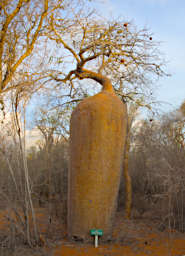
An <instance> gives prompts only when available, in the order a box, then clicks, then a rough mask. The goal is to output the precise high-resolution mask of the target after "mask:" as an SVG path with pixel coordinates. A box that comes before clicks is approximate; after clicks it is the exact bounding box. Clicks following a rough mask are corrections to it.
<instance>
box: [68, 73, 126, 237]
mask: <svg viewBox="0 0 185 256" xmlns="http://www.w3.org/2000/svg"><path fill="white" fill-rule="evenodd" d="M81 75H82V74H81ZM85 77H86V78H89V77H91V78H92V77H94V78H93V79H94V80H96V81H98V82H100V83H101V84H102V86H103V90H102V91H101V92H100V93H98V94H97V95H95V96H92V97H89V98H87V99H85V100H83V101H82V102H81V103H80V104H79V105H78V106H77V108H76V109H75V110H74V111H73V113H72V117H71V130H70V135H71V138H70V171H69V198H68V203H69V204H68V234H69V236H70V237H73V236H77V237H81V238H83V239H88V238H89V231H90V229H92V228H99V229H103V231H104V238H105V239H106V238H107V237H108V236H110V235H111V231H112V224H113V219H114V214H115V210H116V203H117V195H118V189H119V184H120V176H121V167H122V160H123V159H122V157H123V150H124V143H125V134H126V122H127V120H126V109H125V106H124V105H123V103H122V102H121V100H120V99H119V98H118V97H117V96H116V95H115V93H114V90H113V88H112V85H111V82H110V80H109V79H107V78H105V77H103V76H101V75H97V74H96V73H94V72H89V71H88V72H86V73H85V72H84V73H83V78H85Z"/></svg>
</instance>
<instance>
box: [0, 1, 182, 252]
mask: <svg viewBox="0 0 185 256" xmlns="http://www.w3.org/2000/svg"><path fill="white" fill-rule="evenodd" d="M158 46H159V43H158V42H155V40H153V37H152V34H151V33H150V32H149V31H148V30H147V29H145V28H143V29H138V28H137V27H136V26H135V25H134V24H133V23H131V22H129V21H123V20H108V21H107V20H104V19H102V18H100V17H99V16H98V15H97V13H96V12H95V11H94V10H93V9H92V8H91V1H86V0H73V1H72V0H70V1H68V0H42V1H40V0H34V1H30V0H15V1H10V0H3V1H1V3H0V107H1V112H0V114H1V121H2V122H1V129H0V255H13V254H14V255H21V254H24V255H34V253H35V255H47V254H49V255H51V253H52V252H51V251H47V250H49V248H50V247H51V248H53V247H55V246H56V245H57V244H58V243H59V241H62V246H64V247H65V246H66V248H64V247H60V246H59V248H58V251H57V250H56V251H55V250H54V251H53V253H54V254H56V255H63V256H64V255H83V254H84V253H85V251H83V250H82V251H81V252H80V250H81V249H84V250H86V249H87V250H88V248H89V251H88V253H87V254H88V255H95V254H96V253H97V255H102V254H103V253H104V254H106V255H121V253H123V254H124V253H127V254H128V255H129V253H130V255H133V253H134V251H132V253H131V251H129V250H131V249H134V248H136V249H137V248H139V247H140V245H141V247H142V246H143V243H144V244H145V243H146V244H145V245H146V246H150V245H151V247H152V242H153V241H154V242H156V240H155V239H157V238H158V240H160V239H163V238H164V241H166V240H165V239H167V236H168V242H167V244H168V247H167V249H164V248H163V247H162V246H163V245H160V246H161V247H160V246H159V248H161V253H162V252H163V254H162V255H165V253H166V255H171V252H172V255H180V253H181V252H183V250H184V251H185V248H184V247H183V246H182V244H183V239H181V240H173V239H178V238H179V237H182V236H184V232H185V200H184V196H185V190H184V188H185V169H184V166H185V158H184V155H185V147H184V146H185V144H184V140H185V138H184V131H185V130H184V129H185V126H184V117H185V104H184V103H183V104H182V105H181V106H180V108H179V109H178V110H174V112H173V113H169V115H168V114H166V115H164V116H162V117H161V118H158V119H155V120H152V119H151V120H150V121H147V120H146V121H142V122H141V123H140V125H139V128H138V126H134V118H135V114H136V112H137V110H138V108H140V107H147V108H148V109H149V110H152V103H153V102H155V100H154V96H153V92H154V88H155V85H156V84H155V83H154V82H156V81H157V79H158V78H159V77H162V76H165V75H166V73H165V71H164V64H165V61H164V60H163V58H162V55H161V54H160V51H159V49H158ZM105 77H106V79H107V77H109V78H110V79H111V83H112V84H113V87H114V89H115V91H116V93H117V95H118V96H119V97H120V99H121V100H122V101H123V102H124V103H125V105H127V107H128V127H127V128H128V129H127V136H126V140H127V142H126V143H127V144H126V145H127V147H126V153H125V156H124V159H125V161H124V168H123V169H124V174H123V176H124V178H123V179H122V182H121V186H120V191H119V198H118V213H117V218H116V220H115V223H114V224H115V230H114V233H113V237H112V240H110V241H109V242H110V244H111V246H112V247H110V248H112V249H110V248H108V249H106V248H104V249H105V251H104V252H103V251H101V250H100V251H94V250H93V249H92V247H91V246H90V245H87V246H86V247H85V248H82V247H83V245H82V244H80V243H78V242H79V241H78V242H76V243H73V244H70V243H68V242H67V238H66V236H67V233H66V230H67V229H66V221H67V189H68V158H69V155H68V138H69V134H68V127H69V117H70V114H71V111H72V110H73V109H74V107H75V106H76V105H77V103H78V102H79V101H81V100H82V99H83V98H85V97H87V96H89V95H92V94H94V93H95V92H97V90H98V88H97V87H96V85H97V84H96V83H95V82H92V84H90V83H88V82H87V83H85V82H84V79H85V81H87V80H86V79H87V78H88V79H91V81H92V79H93V80H95V81H96V82H100V80H101V79H102V78H103V80H104V81H105ZM153 85H154V87H153ZM37 92H39V93H40V94H39V97H40V98H39V100H37V104H38V101H39V103H41V104H42V103H43V105H44V106H46V105H47V107H43V108H42V110H41V111H40V114H38V112H39V111H38V108H37V107H36V108H37V112H35V113H36V114H35V119H36V120H35V123H34V125H35V126H37V128H38V129H39V131H40V132H41V135H42V136H43V141H42V143H40V144H39V146H37V147H32V148H30V149H29V151H27V148H26V140H25V131H26V121H27V118H28V115H27V112H26V111H27V105H28V103H29V102H30V101H31V103H32V106H33V105H34V103H35V102H34V101H33V102H34V103H33V102H32V99H35V98H34V97H35V96H37V97H36V98H37V99H38V94H37ZM130 106H132V107H130ZM152 111H153V110H152ZM10 113H11V114H10ZM9 114H10V116H11V120H10V122H8V121H9V118H8V116H9ZM115 150H116V149H115ZM129 174H130V175H129ZM130 177H131V178H130ZM131 181H132V182H131ZM102 204H103V202H102ZM129 218H130V220H129ZM151 230H152V231H151ZM141 237H142V239H143V240H142V239H139V238H141ZM156 237H157V238H156ZM146 238H147V239H146ZM153 239H154V240H153ZM169 239H172V240H173V243H172V244H174V246H175V247H174V248H175V249H174V248H170V247H169ZM172 240H170V241H172ZM139 241H140V242H141V244H140V242H139ZM161 241H163V240H161ZM178 241H179V242H178ZM116 243H118V244H119V246H124V247H122V249H119V248H121V247H119V246H118V247H119V248H118V247H117V249H116V245H115V244H116ZM149 243H151V244H149ZM165 243H166V242H165ZM145 245H144V246H145ZM75 246H76V247H77V250H76V251H75ZM114 246H115V247H114ZM127 246H131V247H132V248H131V247H129V248H127ZM155 246H156V245H154V247H155ZM105 247H106V246H105ZM28 248H30V249H28ZM80 248H81V249H80ZM126 248H127V249H128V250H127V249H126ZM142 248H144V251H141V252H142V253H143V254H142V255H144V253H145V254H146V251H147V250H148V251H150V249H151V248H145V247H142ZM162 248H163V249H164V250H163V249H162ZM183 248H184V249H183ZM91 249H92V250H91ZM104 249H102V250H104ZM109 249H110V251H108V250H109ZM136 249H134V250H136ZM115 250H117V251H116V252H115ZM121 250H122V251H121ZM138 250H140V249H138ZM151 250H152V249H151ZM165 250H167V251H165ZM173 250H174V251H173ZM178 250H179V254H178ZM63 252H64V254H63ZM80 253H82V254H80ZM111 253H112V254H111ZM153 253H154V254H153V255H160V252H159V251H155V250H154V251H153ZM176 253H177V254H176Z"/></svg>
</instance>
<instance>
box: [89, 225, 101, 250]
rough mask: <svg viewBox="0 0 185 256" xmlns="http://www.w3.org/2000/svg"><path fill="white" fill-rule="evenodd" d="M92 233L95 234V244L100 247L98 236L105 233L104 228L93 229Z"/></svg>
mask: <svg viewBox="0 0 185 256" xmlns="http://www.w3.org/2000/svg"><path fill="white" fill-rule="evenodd" d="M90 234H91V236H94V246H95V248H96V247H98V236H102V235H103V230H101V229H91V230H90Z"/></svg>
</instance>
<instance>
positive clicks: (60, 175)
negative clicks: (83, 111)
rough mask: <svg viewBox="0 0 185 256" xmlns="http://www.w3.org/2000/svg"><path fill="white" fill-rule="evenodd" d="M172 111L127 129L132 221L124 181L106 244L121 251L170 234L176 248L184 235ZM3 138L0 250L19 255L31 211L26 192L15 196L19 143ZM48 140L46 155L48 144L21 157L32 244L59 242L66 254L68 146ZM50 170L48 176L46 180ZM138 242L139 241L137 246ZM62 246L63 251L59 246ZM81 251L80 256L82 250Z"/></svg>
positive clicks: (182, 182)
mask: <svg viewBox="0 0 185 256" xmlns="http://www.w3.org/2000/svg"><path fill="white" fill-rule="evenodd" d="M174 113H175V114H174ZM174 113H171V114H170V115H166V116H163V117H162V118H161V119H160V120H153V121H152V122H151V120H150V121H143V122H142V123H141V124H140V128H139V129H138V127H135V126H134V127H133V128H132V132H131V134H132V136H131V149H130V153H129V172H130V174H131V180H132V211H131V219H130V220H127V221H126V220H125V219H124V211H125V210H124V208H125V185H124V180H123V182H122V184H121V187H120V193H119V198H118V212H117V218H116V221H115V223H114V226H115V228H114V233H113V238H112V241H110V243H111V244H112V245H111V246H113V244H120V245H123V246H124V248H125V246H131V247H130V248H139V246H142V244H144V243H145V242H146V243H148V244H150V246H152V245H151V244H152V243H153V242H155V241H158V240H160V239H164V240H165V239H167V238H168V239H169V237H168V236H169V234H170V235H171V238H170V239H172V240H173V242H174V244H175V243H177V244H178V242H177V241H176V240H174V239H180V238H182V237H183V236H184V232H185V215H184V213H185V200H184V196H185V190H184V188H185V173H184V171H185V170H184V164H185V162H184V160H185V159H184V155H185V149H184V139H183V140H182V139H180V138H182V135H183V134H184V133H183V132H184V122H182V120H183V119H181V118H180V117H179V114H178V112H174ZM172 117H173V118H172ZM175 117H176V118H175ZM180 127H181V129H180ZM53 136H54V135H53ZM53 138H54V137H53ZM179 139H180V141H179ZM5 140H6V141H7V143H4V152H1V163H2V164H1V168H0V177H1V178H0V192H1V205H0V207H1V211H0V212H1V214H0V215H1V216H0V242H1V252H4V253H5V252H6V251H7V252H10V251H12V252H13V251H14V252H15V253H18V252H20V248H21V247H22V250H23V251H24V250H26V248H27V246H28V245H29V244H28V241H29V240H28V239H27V235H28V234H27V232H28V229H29V232H30V239H31V243H32V244H31V245H32V246H31V247H33V246H34V243H35V234H34V230H33V228H34V225H33V218H32V216H30V212H28V215H27V214H26V209H25V207H28V208H29V206H27V205H25V201H24V200H25V193H24V192H20V193H17V191H20V190H21V189H22V191H24V189H25V187H24V186H25V185H24V180H25V177H24V172H22V173H21V172H20V170H21V169H20V167H21V159H18V155H17V151H19V144H13V143H10V140H9V142H8V140H7V139H6V138H4V139H3V140H1V141H4V142H5ZM52 141H53V142H52V145H51V148H50V151H49V152H48V151H47V150H48V149H47V145H46V144H43V146H42V147H41V146H40V148H39V149H38V148H37V150H36V148H31V149H30V150H29V153H28V154H27V158H26V161H27V165H28V169H29V180H30V185H31V198H32V202H33V207H34V211H35V216H36V223H37V229H38V235H39V241H38V243H37V245H39V246H41V248H46V247H52V248H53V247H54V246H56V245H57V244H60V241H63V243H62V244H63V245H62V246H64V245H66V246H67V247H66V251H67V252H68V253H70V246H69V243H67V240H66V238H67V236H66V235H67V234H66V216H67V175H68V143H67V142H66V141H64V139H62V138H61V139H57V140H54V139H53V140H52ZM1 146H2V143H1ZM48 160H49V165H48ZM50 168H51V170H52V175H51V177H50V180H48V177H49V173H50ZM12 172H13V175H12ZM27 218H29V221H28V220H27ZM142 239H143V240H142ZM141 241H143V242H142V243H141V245H140V242H141ZM165 241H167V240H165ZM168 242H169V241H168ZM165 243H167V242H165ZM74 246H75V245H73V247H74ZM76 246H77V248H79V249H78V250H81V249H80V248H81V247H83V245H78V244H76ZM79 246H80V247H79ZM143 246H145V245H143ZM161 246H162V245H161ZM179 246H180V245H179ZM154 247H155V245H154ZM41 248H40V249H39V248H38V247H37V249H36V250H38V252H37V253H40V255H47V254H46V249H44V251H42V250H43V249H41ZM59 248H60V246H59ZM61 248H63V249H62V250H63V251H65V249H64V247H61ZM67 248H68V249H67ZM74 248H75V247H74ZM87 248H89V245H88V246H87ZM143 248H144V247H143ZM151 248H152V247H151ZM179 248H181V247H179ZM145 249H146V248H145ZM181 249H182V248H181ZM58 250H59V249H58ZM89 250H90V249H89ZM106 250H107V249H105V251H106ZM120 250H121V249H120ZM140 250H141V248H140ZM151 250H152V249H151ZM161 250H162V249H161ZM179 250H180V249H179ZM114 251H119V250H118V249H115V248H114V247H113V248H112V253H113V252H114ZM29 252H30V253H31V252H32V253H33V251H32V250H31V249H28V253H29ZM81 253H82V254H81V255H83V252H81ZM4 255H6V254H4ZM7 255H8V254H7ZM15 255H16V254H15ZM37 255H38V254H37ZM61 255H62V254H61ZM66 255H67V254H66ZM89 255H91V254H90V252H89ZM112 255H114V254H112ZM115 255H117V254H115ZM131 255H132V254H131ZM174 255H176V254H174Z"/></svg>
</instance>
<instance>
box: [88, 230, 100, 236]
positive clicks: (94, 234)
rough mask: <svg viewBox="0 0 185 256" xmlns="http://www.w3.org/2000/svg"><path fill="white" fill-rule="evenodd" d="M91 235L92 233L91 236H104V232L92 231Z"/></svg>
mask: <svg viewBox="0 0 185 256" xmlns="http://www.w3.org/2000/svg"><path fill="white" fill-rule="evenodd" d="M90 233H91V236H102V235H103V230H102V229H91V230H90Z"/></svg>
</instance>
